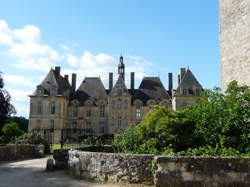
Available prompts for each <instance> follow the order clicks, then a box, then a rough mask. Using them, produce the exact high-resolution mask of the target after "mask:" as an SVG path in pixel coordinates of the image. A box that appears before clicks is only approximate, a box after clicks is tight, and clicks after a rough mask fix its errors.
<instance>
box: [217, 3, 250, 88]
mask: <svg viewBox="0 0 250 187" xmlns="http://www.w3.org/2000/svg"><path fill="white" fill-rule="evenodd" d="M220 43H221V84H222V89H223V90H225V88H226V86H227V84H228V83H229V82H231V81H232V80H237V81H238V82H239V83H240V84H244V85H250V0H220Z"/></svg>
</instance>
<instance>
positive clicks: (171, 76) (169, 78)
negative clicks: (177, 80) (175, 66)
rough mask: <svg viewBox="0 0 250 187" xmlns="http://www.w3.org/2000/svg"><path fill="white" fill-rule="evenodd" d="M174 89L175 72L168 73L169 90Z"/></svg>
mask: <svg viewBox="0 0 250 187" xmlns="http://www.w3.org/2000/svg"><path fill="white" fill-rule="evenodd" d="M172 89H173V73H168V91H170V92H171V91H172Z"/></svg>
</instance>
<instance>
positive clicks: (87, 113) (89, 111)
mask: <svg viewBox="0 0 250 187" xmlns="http://www.w3.org/2000/svg"><path fill="white" fill-rule="evenodd" d="M86 116H87V117H90V116H91V109H90V108H88V109H87V110H86Z"/></svg>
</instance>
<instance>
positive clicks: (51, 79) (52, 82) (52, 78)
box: [33, 69, 71, 95]
mask: <svg viewBox="0 0 250 187" xmlns="http://www.w3.org/2000/svg"><path fill="white" fill-rule="evenodd" d="M39 86H41V87H43V88H44V90H45V94H48V95H50V88H51V87H52V86H54V87H56V88H57V89H58V92H57V94H63V92H64V91H67V90H69V89H70V88H71V86H70V83H69V81H68V80H67V79H65V78H64V77H62V76H61V75H58V76H56V72H55V70H53V69H51V70H50V71H49V73H48V74H47V76H46V77H45V78H44V80H43V81H42V83H41V84H40V85H39ZM33 94H36V91H35V92H34V93H33Z"/></svg>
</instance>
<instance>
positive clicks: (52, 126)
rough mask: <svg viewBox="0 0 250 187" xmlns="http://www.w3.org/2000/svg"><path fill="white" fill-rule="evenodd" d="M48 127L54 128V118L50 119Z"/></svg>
mask: <svg viewBox="0 0 250 187" xmlns="http://www.w3.org/2000/svg"><path fill="white" fill-rule="evenodd" d="M50 128H51V129H53V130H54V128H55V121H54V120H50Z"/></svg>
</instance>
